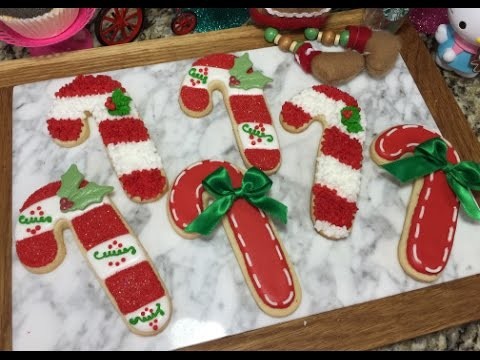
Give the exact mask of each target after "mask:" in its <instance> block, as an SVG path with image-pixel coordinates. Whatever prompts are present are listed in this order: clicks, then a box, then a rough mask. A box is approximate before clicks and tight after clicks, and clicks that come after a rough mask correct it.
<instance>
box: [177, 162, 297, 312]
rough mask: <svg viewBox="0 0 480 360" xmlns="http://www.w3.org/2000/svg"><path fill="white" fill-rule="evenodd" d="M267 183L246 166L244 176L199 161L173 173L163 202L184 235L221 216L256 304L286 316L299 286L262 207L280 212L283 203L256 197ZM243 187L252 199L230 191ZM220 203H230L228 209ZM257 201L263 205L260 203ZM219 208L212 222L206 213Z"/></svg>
mask: <svg viewBox="0 0 480 360" xmlns="http://www.w3.org/2000/svg"><path fill="white" fill-rule="evenodd" d="M222 176H223V179H224V180H223V181H221V180H222ZM225 177H228V178H229V179H230V180H225ZM254 180H256V181H257V183H254V182H253V181H254ZM247 183H248V185H246V184H247ZM254 184H255V185H254ZM270 186H271V181H270V179H269V178H268V177H267V176H266V175H264V174H263V173H262V172H261V171H260V170H258V169H257V168H251V169H249V170H248V171H247V172H246V173H245V175H243V174H242V172H241V171H240V170H239V169H237V168H236V167H234V166H233V165H232V164H230V163H228V162H223V161H210V160H206V161H201V162H198V163H195V164H193V165H191V166H189V167H187V168H186V169H185V170H184V171H182V172H181V173H180V174H179V175H178V176H177V178H176V180H175V182H174V185H173V187H172V190H171V193H170V199H169V201H168V214H169V218H170V222H171V223H172V225H173V227H174V229H175V231H176V232H177V233H178V234H179V235H180V236H182V237H185V238H189V239H193V238H195V237H197V236H199V232H202V233H203V234H207V233H208V232H209V231H211V230H212V229H213V228H214V226H215V225H216V223H217V222H218V221H220V219H221V220H222V222H223V226H224V228H225V231H226V233H227V237H228V239H229V241H230V245H231V246H232V248H233V250H234V253H235V256H236V258H237V261H238V263H239V265H240V268H241V269H242V272H243V275H244V278H245V281H246V283H247V285H248V287H249V288H250V291H251V293H252V295H253V297H254V299H255V301H256V302H257V304H258V306H259V307H260V308H261V309H262V310H263V311H264V312H265V313H267V314H269V315H271V316H286V315H288V314H290V313H292V312H293V311H295V309H296V308H297V307H298V305H299V304H300V299H301V290H300V285H299V283H298V279H297V276H296V274H295V272H294V270H293V267H292V265H291V263H290V261H289V259H288V256H287V254H286V252H285V249H284V248H283V245H282V243H281V241H280V239H279V236H278V234H277V231H276V230H275V227H274V226H273V224H272V223H271V221H270V220H269V218H268V217H267V215H266V214H265V212H264V210H261V208H263V209H266V208H268V211H269V212H270V213H272V214H273V210H272V209H273V208H276V210H279V211H280V213H281V212H282V211H283V210H282V209H283V208H282V207H284V205H282V204H280V203H278V202H276V201H275V200H273V199H270V198H268V199H265V198H264V197H262V199H259V198H258V196H259V194H260V193H261V192H264V191H268V189H269V188H270ZM212 189H213V190H212ZM205 190H207V191H205ZM243 191H246V192H249V191H251V194H252V197H251V198H249V197H247V196H243V195H242V196H240V197H238V198H237V197H236V195H235V194H239V192H243ZM212 193H214V194H216V195H214V197H215V198H216V200H215V201H214V202H213V203H212V204H210V205H209V206H208V207H207V204H208V200H209V198H210V199H211V197H209V196H207V195H208V194H212ZM217 202H218V203H217ZM225 202H230V203H229V205H230V206H231V207H228V206H226V205H225ZM260 202H263V205H265V203H267V204H268V205H267V206H266V207H265V206H262V204H260ZM253 204H256V205H253ZM278 204H280V205H278ZM278 207H280V209H278ZM220 208H221V209H223V210H224V211H223V213H222V214H220V215H218V214H217V218H216V222H215V221H213V222H212V219H211V216H212V214H211V213H212V212H213V213H216V212H217V211H219V209H220ZM284 208H285V213H284V216H285V218H284V220H285V221H286V207H284ZM207 212H209V213H208V214H207ZM223 214H225V215H223ZM280 217H281V216H280ZM207 223H208V224H207ZM200 228H201V229H202V230H199V229H200ZM205 229H207V230H206V231H205Z"/></svg>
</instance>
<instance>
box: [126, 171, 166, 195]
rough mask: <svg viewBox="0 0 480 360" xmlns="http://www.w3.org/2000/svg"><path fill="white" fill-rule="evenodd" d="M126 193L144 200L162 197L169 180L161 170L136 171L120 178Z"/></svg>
mask: <svg viewBox="0 0 480 360" xmlns="http://www.w3.org/2000/svg"><path fill="white" fill-rule="evenodd" d="M120 182H121V183H122V186H123V188H124V190H125V192H126V193H127V194H128V195H129V196H130V197H132V198H133V197H139V198H140V199H142V200H145V199H154V198H156V197H157V196H158V195H160V194H161V193H162V192H163V191H164V189H165V186H166V184H167V179H166V178H165V176H163V175H162V172H161V171H160V170H159V169H151V170H135V171H133V172H131V173H130V174H125V175H122V176H121V177H120Z"/></svg>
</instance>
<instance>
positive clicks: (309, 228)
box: [12, 47, 480, 350]
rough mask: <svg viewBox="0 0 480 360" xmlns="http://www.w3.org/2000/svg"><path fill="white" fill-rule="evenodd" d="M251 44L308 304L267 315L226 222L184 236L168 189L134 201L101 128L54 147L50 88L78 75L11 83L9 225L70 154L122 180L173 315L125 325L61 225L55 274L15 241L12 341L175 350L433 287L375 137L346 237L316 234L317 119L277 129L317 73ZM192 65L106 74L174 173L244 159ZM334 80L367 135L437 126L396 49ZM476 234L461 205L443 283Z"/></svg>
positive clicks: (465, 266) (121, 200) (285, 233)
mask: <svg viewBox="0 0 480 360" xmlns="http://www.w3.org/2000/svg"><path fill="white" fill-rule="evenodd" d="M332 50H334V49H332ZM249 53H250V57H251V59H252V61H253V63H254V64H255V67H256V68H257V69H260V70H263V72H264V74H265V75H267V76H271V77H273V78H274V79H275V80H274V82H273V83H272V84H271V85H270V86H268V87H267V88H266V90H265V96H266V98H267V102H268V104H269V105H270V109H271V113H272V116H273V118H274V124H275V126H276V128H277V133H278V135H279V141H280V145H281V149H282V156H283V160H282V166H281V168H280V170H279V172H278V173H277V174H275V175H273V176H272V180H273V187H272V190H271V192H270V196H272V197H274V198H276V199H278V200H280V201H282V202H283V203H285V204H286V205H287V206H288V208H289V222H288V225H287V226H283V225H281V226H280V225H278V224H277V225H278V226H277V229H278V230H279V232H280V234H281V238H282V240H283V243H284V246H285V248H286V251H287V252H288V254H289V256H290V259H291V261H292V263H293V264H294V266H295V269H296V272H297V275H298V277H299V279H300V284H301V288H302V302H301V305H300V307H299V308H298V309H297V311H296V312H294V313H293V314H291V315H290V316H288V317H285V318H272V317H269V316H267V315H265V314H264V313H263V312H262V311H261V310H260V309H259V308H258V307H257V306H256V304H255V302H254V300H253V297H252V296H251V295H250V292H249V290H248V288H247V286H246V284H245V282H244V280H243V277H242V273H241V271H240V268H239V266H238V264H237V262H236V260H235V257H234V254H233V252H232V250H231V248H230V245H229V243H228V241H227V239H226V237H225V232H224V230H223V229H222V228H218V229H217V230H216V231H215V232H214V235H213V236H211V237H209V238H208V239H197V240H193V241H189V240H184V239H182V238H180V237H179V236H178V235H176V233H175V232H174V231H173V229H172V228H171V226H170V224H169V221H168V219H167V213H166V198H167V197H166V196H164V197H163V198H162V199H161V200H160V201H157V202H155V203H152V204H146V205H139V204H136V203H133V202H132V201H130V200H128V199H127V197H126V196H125V194H124V193H123V192H122V189H121V186H120V184H119V182H118V180H117V178H116V176H115V175H114V172H113V169H112V167H111V166H110V163H109V161H108V158H107V155H106V152H105V150H104V148H103V145H102V142H101V139H100V136H99V134H98V130H97V129H96V127H95V126H92V127H91V129H92V131H91V135H90V139H89V140H88V141H86V142H85V143H84V144H82V145H80V146H78V147H74V148H70V149H65V148H60V147H58V146H57V145H56V144H55V143H54V142H53V141H52V140H51V138H50V137H49V135H48V132H47V129H46V121H45V120H46V114H47V112H48V109H49V108H50V106H51V104H52V99H53V94H54V92H55V91H56V90H57V89H58V88H60V87H61V86H62V85H63V84H65V83H67V82H69V81H70V80H71V79H72V78H65V79H56V80H51V81H44V82H39V83H35V84H27V85H22V86H18V87H16V88H15V89H14V104H13V108H14V114H13V119H14V126H13V127H14V128H13V134H14V147H13V156H14V166H13V219H12V221H13V225H14V226H15V221H16V219H17V216H18V213H17V210H18V209H19V208H20V207H21V205H22V203H23V201H24V200H25V199H26V198H27V197H28V196H29V195H30V194H31V193H32V192H33V191H34V190H35V189H37V188H39V187H41V186H43V185H45V184H47V183H49V182H51V181H54V180H58V179H59V177H60V175H61V174H62V173H63V172H64V171H65V170H66V169H67V168H68V166H69V165H70V164H71V163H76V164H77V165H78V167H79V169H80V170H81V171H82V172H83V173H85V174H86V176H87V179H89V180H91V181H95V182H97V183H100V184H110V185H113V186H114V187H115V193H114V195H113V196H112V199H113V201H114V202H115V203H116V205H117V206H118V208H119V209H120V211H121V212H122V214H123V215H124V217H125V219H126V221H127V222H128V223H129V224H130V225H131V228H132V229H133V230H134V232H135V233H136V234H137V235H138V238H139V239H140V241H141V242H142V243H143V245H144V246H145V248H146V250H147V251H148V252H149V254H150V256H151V257H152V259H153V261H154V263H155V265H156V267H157V269H158V271H159V273H160V274H161V276H162V278H163V280H164V282H165V284H166V286H167V288H168V290H169V291H170V294H171V296H172V301H173V307H174V313H173V316H172V319H171V321H170V324H169V325H168V327H167V328H166V329H165V330H164V331H163V332H162V333H160V334H159V335H157V336H155V337H148V338H145V337H140V336H137V335H134V334H132V333H130V332H129V331H128V330H127V328H126V326H125V325H124V323H123V322H122V320H121V318H120V316H119V315H118V314H117V312H116V311H115V310H114V308H113V306H112V305H111V303H110V301H109V299H108V298H107V296H106V295H105V293H104V291H103V289H102V287H101V286H100V284H99V282H98V281H97V279H96V277H95V276H94V274H93V273H92V271H91V270H90V269H89V268H88V266H87V262H86V260H85V259H84V258H83V257H82V255H81V253H80V251H79V250H78V249H77V248H76V244H75V242H74V241H73V238H72V234H71V233H70V232H69V231H66V232H65V240H66V246H67V256H66V257H65V260H64V262H63V263H62V264H61V265H60V266H59V267H58V268H57V269H56V270H54V271H53V272H51V273H49V274H44V275H35V274H31V273H29V272H28V271H26V270H25V269H24V268H23V266H22V265H21V264H20V262H19V261H18V258H17V256H16V254H15V249H14V248H13V249H12V251H13V275H12V276H13V346H14V349H17V350H27V349H51V350H60V349H65V350H66V349H82V350H95V349H101V350H109V349H119V350H124V349H132V350H135V349H143V350H151V349H174V348H178V347H182V346H187V345H191V344H195V343H199V342H203V341H207V340H211V339H215V338H219V337H222V336H226V335H231V334H236V333H240V332H244V331H247V330H251V329H255V328H259V327H263V326H267V325H271V324H275V323H279V322H283V321H288V320H291V319H295V318H299V317H304V316H307V315H311V314H316V313H320V312H324V311H328V310H332V309H336V308H339V307H344V306H348V305H352V304H356V303H361V302H366V301H370V300H373V299H378V298H382V297H386V296H390V295H394V294H398V293H401V292H405V291H410V290H414V289H418V288H421V287H424V286H428V285H426V284H423V283H419V282H416V281H414V280H413V279H410V278H409V277H408V276H406V275H405V273H404V272H403V270H402V269H401V267H400V265H399V263H398V260H397V244H398V239H399V237H400V233H401V230H402V226H403V219H404V214H405V210H406V206H407V203H408V198H409V195H410V189H411V186H410V185H405V186H399V185H398V183H397V182H395V181H394V180H392V178H391V177H390V176H388V175H386V174H385V173H384V172H383V171H381V170H380V169H379V168H377V166H376V165H374V164H373V162H372V161H371V160H370V157H369V154H368V148H367V147H365V149H364V156H365V160H364V165H363V170H362V172H363V179H362V191H361V195H360V201H359V209H360V210H359V212H358V214H357V218H356V221H355V223H354V226H353V231H352V234H351V236H350V237H349V238H348V239H346V240H343V241H330V240H327V239H325V238H323V237H321V236H320V235H318V234H317V233H316V232H315V231H314V229H313V225H312V222H311V220H310V216H309V201H310V187H311V185H312V180H313V172H314V165H315V158H316V153H317V147H318V143H319V140H320V136H321V132H322V129H321V126H320V124H319V123H314V124H313V125H312V126H310V128H308V129H307V130H306V131H305V132H303V133H301V134H290V133H287V132H286V131H284V130H283V128H281V126H280V124H279V122H278V115H279V112H280V109H281V106H282V104H283V102H284V101H286V100H288V99H290V98H291V97H292V96H294V95H295V94H297V93H298V92H299V91H301V90H303V89H305V88H307V87H309V86H311V85H315V84H317V82H316V80H314V79H313V78H312V77H310V76H309V75H306V74H304V73H303V72H302V71H301V69H300V68H299V66H298V65H296V64H295V63H294V61H293V58H292V55H291V54H287V53H283V52H280V51H279V49H277V48H275V47H274V48H266V49H258V50H253V51H249ZM191 62H192V60H185V61H179V62H175V63H165V64H159V65H154V66H148V67H138V68H133V69H126V70H119V71H113V72H109V73H108V74H110V75H111V76H113V77H114V78H116V79H118V80H120V81H121V82H122V83H123V85H124V86H125V87H126V88H127V90H128V92H129V93H130V95H131V96H132V98H133V99H134V102H135V104H136V105H137V107H138V109H139V112H140V114H141V115H142V116H143V118H144V121H145V122H146V124H147V127H148V128H149V131H150V135H151V137H152V139H153V141H154V142H155V144H156V146H157V148H158V150H159V152H160V154H161V156H162V159H163V163H164V165H165V170H166V173H167V176H168V179H169V180H170V183H171V182H172V181H173V180H174V178H175V177H176V175H177V174H178V173H179V172H180V171H181V170H183V169H184V168H185V167H187V166H188V165H190V164H191V163H193V162H196V161H198V160H201V159H207V158H215V159H224V160H227V161H230V162H232V163H234V164H236V165H240V166H241V165H243V164H242V160H241V157H240V155H239V153H238V151H237V148H236V145H235V142H234V136H233V132H232V130H231V125H230V121H229V118H228V114H227V112H226V110H225V106H224V104H223V100H222V99H221V96H220V94H219V93H217V94H215V96H214V110H213V112H212V113H211V114H210V115H208V116H206V117H205V118H203V119H193V118H189V117H187V116H186V115H184V114H183V113H182V112H181V110H180V108H179V105H178V101H177V98H178V91H179V85H180V83H181V81H182V79H183V76H184V74H186V72H187V71H188V69H189V65H190V63H191ZM340 88H341V89H342V90H345V91H347V92H348V93H350V94H351V95H353V96H354V97H356V98H357V100H358V103H359V106H360V107H361V108H362V113H363V116H365V117H366V119H367V123H368V129H367V144H370V142H371V140H372V137H373V136H374V135H376V134H378V133H379V132H381V131H383V130H384V129H386V128H387V127H390V126H392V125H396V124H406V123H419V124H423V125H426V126H428V127H431V128H435V124H434V121H433V119H432V117H431V115H430V113H429V112H428V109H427V107H426V105H425V103H424V101H423V99H422V97H421V96H420V94H419V92H418V90H417V87H416V85H415V84H414V82H413V80H412V78H411V76H410V75H409V73H408V70H407V68H406V66H405V64H404V62H403V60H401V59H399V60H398V62H397V64H396V67H395V69H394V70H393V71H392V72H391V73H390V74H389V75H388V76H387V77H386V78H385V79H383V80H374V79H371V78H369V77H368V76H367V75H366V74H362V75H361V76H359V77H357V78H356V79H354V80H353V81H351V82H349V83H348V84H347V85H345V86H341V87H340ZM91 125H93V124H92V123H91ZM476 233H478V225H475V224H474V223H473V222H471V221H469V220H468V219H467V218H466V216H465V215H464V213H463V212H461V214H460V216H459V221H458V227H457V233H456V237H455V244H454V246H453V250H452V254H451V257H450V260H449V263H448V265H447V267H446V269H445V271H444V272H443V274H442V276H441V277H440V279H439V280H438V281H437V282H436V283H439V282H445V281H450V280H453V279H457V278H460V277H465V276H469V275H472V274H476V273H480V263H479V262H478V258H479V257H480V242H479V241H478V239H476V236H475V234H476ZM372 316H374V314H372ZM305 326H308V323H305ZM292 336H295V334H292ZM318 336H321V334H318ZM285 347H286V348H288V344H286V345H285Z"/></svg>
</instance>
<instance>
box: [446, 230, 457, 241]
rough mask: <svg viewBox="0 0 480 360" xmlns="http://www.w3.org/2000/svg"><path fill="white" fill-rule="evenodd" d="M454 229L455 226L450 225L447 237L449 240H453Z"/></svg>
mask: <svg viewBox="0 0 480 360" xmlns="http://www.w3.org/2000/svg"><path fill="white" fill-rule="evenodd" d="M454 231H455V230H454V229H453V226H450V227H449V228H448V237H447V240H448V242H451V241H452V240H453V232H454Z"/></svg>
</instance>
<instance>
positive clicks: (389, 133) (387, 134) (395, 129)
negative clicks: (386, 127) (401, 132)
mask: <svg viewBox="0 0 480 360" xmlns="http://www.w3.org/2000/svg"><path fill="white" fill-rule="evenodd" d="M397 130H398V128H394V129H392V130H390V131H389V132H387V133H386V134H385V137H387V136H390V135H392V134H393V133H394V132H395V131H397Z"/></svg>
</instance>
